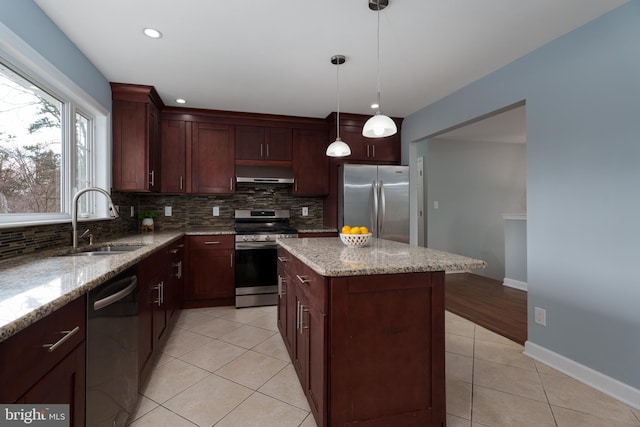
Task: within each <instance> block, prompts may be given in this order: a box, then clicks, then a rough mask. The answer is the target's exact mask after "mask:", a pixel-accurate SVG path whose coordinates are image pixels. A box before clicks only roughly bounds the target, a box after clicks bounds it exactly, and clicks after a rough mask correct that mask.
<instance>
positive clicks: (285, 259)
mask: <svg viewBox="0 0 640 427" xmlns="http://www.w3.org/2000/svg"><path fill="white" fill-rule="evenodd" d="M278 261H280V262H287V261H289V260H288V259H287V258H285V257H283V256H279V257H278Z"/></svg>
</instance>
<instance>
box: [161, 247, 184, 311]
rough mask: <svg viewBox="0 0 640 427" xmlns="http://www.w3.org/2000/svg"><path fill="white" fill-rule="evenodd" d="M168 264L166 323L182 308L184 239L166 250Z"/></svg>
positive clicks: (165, 300) (165, 298)
mask: <svg viewBox="0 0 640 427" xmlns="http://www.w3.org/2000/svg"><path fill="white" fill-rule="evenodd" d="M167 252H168V255H169V262H168V264H167V267H168V269H169V270H168V272H167V281H168V282H169V285H168V286H167V289H166V291H165V295H164V303H165V307H166V311H167V319H168V320H167V321H170V320H171V319H172V318H173V316H174V315H175V313H176V312H177V311H178V310H179V309H180V307H182V302H183V300H184V287H185V283H186V280H185V278H186V276H185V263H184V259H185V252H186V247H185V238H184V237H183V238H181V239H180V240H178V241H177V242H175V243H173V244H171V245H170V246H169V249H168V251H167Z"/></svg>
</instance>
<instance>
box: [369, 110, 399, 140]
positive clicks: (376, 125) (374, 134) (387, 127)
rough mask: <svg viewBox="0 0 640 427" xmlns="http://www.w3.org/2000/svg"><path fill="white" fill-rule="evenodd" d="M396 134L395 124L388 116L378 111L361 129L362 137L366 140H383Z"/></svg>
mask: <svg viewBox="0 0 640 427" xmlns="http://www.w3.org/2000/svg"><path fill="white" fill-rule="evenodd" d="M397 132H398V128H397V127H396V124H395V122H394V121H393V120H391V118H390V117H389V116H385V115H384V114H382V113H381V112H380V110H378V112H377V113H376V114H375V115H373V116H372V117H371V118H370V119H369V120H367V122H366V123H365V124H364V127H363V128H362V135H363V136H366V137H367V138H384V137H385V136H391V135H394V134H396V133H397Z"/></svg>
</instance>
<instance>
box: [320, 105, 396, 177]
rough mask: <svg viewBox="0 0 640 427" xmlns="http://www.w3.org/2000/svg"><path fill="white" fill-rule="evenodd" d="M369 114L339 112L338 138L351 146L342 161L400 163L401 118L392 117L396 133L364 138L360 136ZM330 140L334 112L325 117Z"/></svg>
mask: <svg viewBox="0 0 640 427" xmlns="http://www.w3.org/2000/svg"><path fill="white" fill-rule="evenodd" d="M369 117H370V116H364V115H359V114H340V138H341V139H342V140H343V141H344V142H346V143H347V144H348V145H349V147H350V148H351V155H350V156H348V157H345V158H344V161H346V162H349V161H356V162H361V163H364V162H366V163H372V164H398V165H399V164H400V162H401V143H400V130H401V125H402V119H397V118H394V119H393V120H394V121H395V122H396V126H397V127H398V133H396V134H395V135H393V136H388V137H386V138H366V137H364V136H362V127H363V126H364V124H365V122H366V121H367V120H368V119H369ZM327 123H328V125H329V131H330V135H329V136H330V137H331V140H332V141H333V140H335V138H336V113H331V114H330V115H329V116H328V117H327Z"/></svg>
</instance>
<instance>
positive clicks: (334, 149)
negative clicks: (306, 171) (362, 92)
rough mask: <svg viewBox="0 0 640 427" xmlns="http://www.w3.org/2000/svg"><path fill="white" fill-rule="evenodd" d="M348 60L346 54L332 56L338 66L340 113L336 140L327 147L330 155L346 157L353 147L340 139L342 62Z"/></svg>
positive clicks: (337, 118)
mask: <svg viewBox="0 0 640 427" xmlns="http://www.w3.org/2000/svg"><path fill="white" fill-rule="evenodd" d="M346 60H347V59H346V58H345V57H344V55H334V56H332V57H331V63H332V64H333V65H335V66H336V80H337V93H338V96H337V98H338V110H337V111H338V113H337V117H336V140H335V141H333V142H332V143H331V144H329V146H328V147H327V153H326V154H327V156H329V157H345V156H350V155H351V148H349V146H348V145H347V144H346V143H345V142H343V141H342V140H341V139H340V64H344V63H345V61H346Z"/></svg>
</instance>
